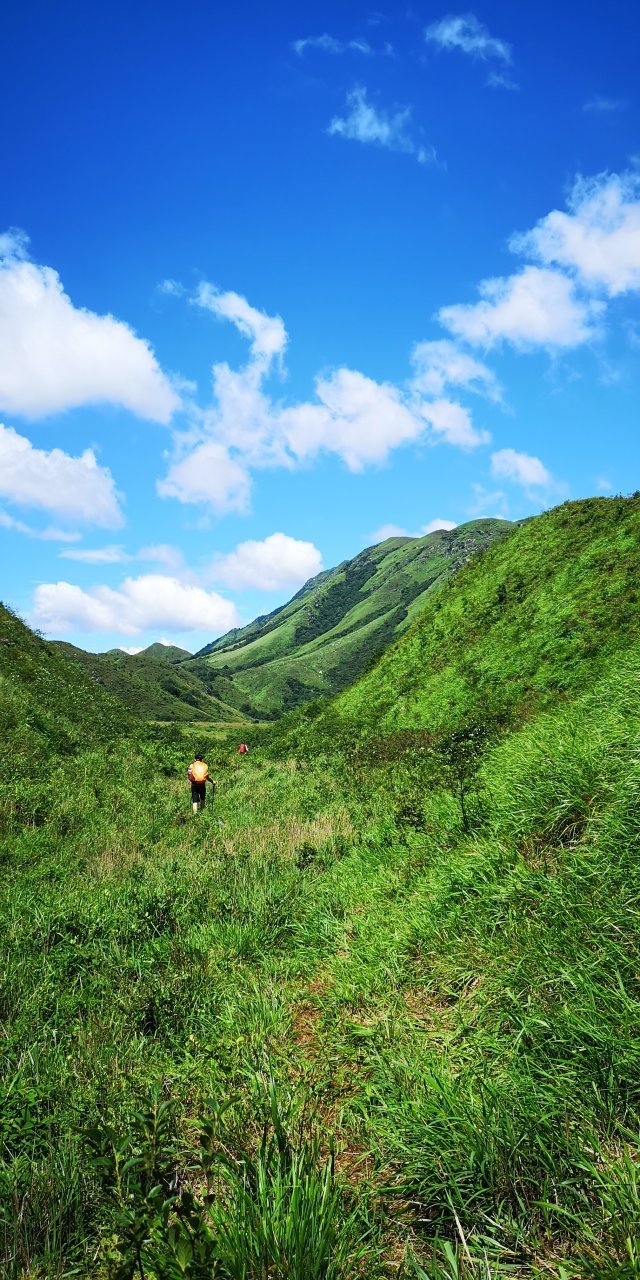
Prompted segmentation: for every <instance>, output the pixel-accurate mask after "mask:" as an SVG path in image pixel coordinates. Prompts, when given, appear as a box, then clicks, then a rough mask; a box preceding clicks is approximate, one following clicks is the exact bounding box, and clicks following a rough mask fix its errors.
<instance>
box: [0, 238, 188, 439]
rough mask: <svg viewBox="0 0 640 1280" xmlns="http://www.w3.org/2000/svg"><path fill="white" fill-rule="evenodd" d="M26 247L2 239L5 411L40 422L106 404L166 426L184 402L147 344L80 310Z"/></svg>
mask: <svg viewBox="0 0 640 1280" xmlns="http://www.w3.org/2000/svg"><path fill="white" fill-rule="evenodd" d="M26 243H27V242H26V238H24V237H23V238H22V239H20V238H19V237H18V235H17V233H15V232H12V233H7V234H5V235H4V236H2V237H0V247H1V248H3V249H4V256H3V257H2V258H0V405H1V406H2V407H3V408H4V409H5V410H7V411H8V412H12V413H18V414H21V415H22V416H24V417H26V418H38V417H43V416H46V415H47V414H50V413H57V412H60V411H61V410H64V409H71V408H73V407H74V406H77V405H81V404H93V403H98V402H108V403H110V404H118V405H122V406H123V407H124V408H125V409H130V410H131V412H132V413H135V414H137V415H138V416H139V417H142V418H152V419H154V420H155V421H158V422H168V421H169V419H170V418H171V415H172V413H173V412H174V410H175V409H177V408H178V406H179V404H180V401H179V397H178V396H177V394H176V392H175V391H174V389H173V387H172V386H171V384H170V382H169V381H168V379H167V377H166V376H165V374H164V373H163V372H162V370H161V368H160V366H159V364H158V362H157V360H156V358H155V356H154V354H153V351H152V350H151V347H150V346H149V344H148V343H147V342H145V341H144V340H143V339H142V338H138V337H137V336H136V334H135V333H134V332H133V329H130V328H129V326H128V325H126V324H124V323H123V322H122V321H121V320H116V319H115V318H114V317H113V316H109V315H106V316H99V315H96V314H95V313H94V312H93V311H87V310H84V309H79V308H77V307H74V305H73V303H72V302H71V299H70V298H69V297H68V296H67V294H66V293H65V292H64V289H63V287H62V283H61V281H60V277H59V276H58V274H57V272H56V271H54V270H53V269H52V268H51V267H44V266H38V265H36V264H35V263H32V262H27V261H25V251H26Z"/></svg>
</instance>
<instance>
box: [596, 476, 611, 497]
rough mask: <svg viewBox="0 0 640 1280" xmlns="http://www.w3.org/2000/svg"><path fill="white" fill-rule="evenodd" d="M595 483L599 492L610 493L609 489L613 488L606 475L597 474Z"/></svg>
mask: <svg viewBox="0 0 640 1280" xmlns="http://www.w3.org/2000/svg"><path fill="white" fill-rule="evenodd" d="M596 485H597V488H598V489H599V491H600V493H611V490H612V489H613V485H612V483H611V481H610V480H609V479H608V477H607V476H598V477H597V479H596Z"/></svg>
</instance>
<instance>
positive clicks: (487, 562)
mask: <svg viewBox="0 0 640 1280" xmlns="http://www.w3.org/2000/svg"><path fill="white" fill-rule="evenodd" d="M639 634H640V497H633V498H593V499H589V500H586V501H583V502H569V503H565V504H564V505H563V506H561V507H556V508H554V509H553V510H551V511H547V512H545V513H544V514H543V515H541V516H538V517H536V518H535V519H534V520H529V521H527V522H525V523H524V524H522V525H520V526H517V527H515V528H513V529H512V530H511V532H510V533H509V535H508V537H506V538H503V539H500V540H499V541H497V542H495V543H494V544H493V546H491V547H489V549H488V550H487V551H486V552H485V554H484V555H483V556H482V558H481V559H480V560H477V561H473V562H471V563H470V564H468V565H467V566H466V567H465V568H463V569H462V570H461V571H460V572H459V573H458V574H457V575H456V576H455V578H452V579H451V581H450V582H449V583H448V584H447V585H446V586H445V587H444V588H443V589H442V590H441V591H439V592H438V593H437V594H435V595H434V596H433V597H431V598H430V599H428V600H427V601H426V602H425V605H424V608H423V609H422V611H421V613H420V615H419V617H418V618H417V620H416V622H415V624H414V626H413V627H412V628H411V630H410V631H409V632H408V633H407V635H406V636H404V637H403V638H402V640H400V641H399V643H398V644H396V645H395V646H393V647H392V648H390V649H389V650H388V651H387V652H386V653H385V654H384V655H383V656H382V657H381V659H380V661H379V662H378V663H377V664H376V666H375V667H374V669H372V670H371V671H369V672H368V673H367V674H366V676H365V677H364V678H363V679H361V680H360V681H359V682H358V683H357V684H356V685H354V686H353V688H351V689H349V690H347V691H346V692H345V693H344V694H343V695H342V696H341V697H340V698H339V699H338V700H337V701H336V703H335V704H334V705H333V707H332V710H331V714H334V713H335V714H337V715H338V716H339V717H343V718H344V719H346V720H350V721H353V722H355V723H356V724H357V725H358V726H360V727H362V726H366V725H371V726H373V725H375V726H377V727H380V728H382V729H383V730H385V729H387V730H396V729H399V728H400V729H401V728H402V727H406V728H411V729H415V728H418V727H420V728H425V729H431V730H434V731H436V732H439V731H444V730H447V731H448V732H451V730H452V729H454V728H455V727H456V726H457V725H459V724H462V723H464V721H465V720H466V719H468V717H469V716H474V715H481V716H483V717H485V718H491V717H494V716H497V717H499V718H503V719H509V718H513V717H516V718H517V717H520V716H523V715H525V716H526V715H528V714H529V713H530V711H531V709H533V708H538V707H540V706H548V705H549V704H550V703H552V702H554V701H557V700H563V699H565V698H567V697H569V696H572V695H575V694H577V693H580V692H581V690H582V689H583V688H584V687H585V684H587V685H588V684H590V683H591V682H592V681H593V679H594V678H596V676H597V675H598V673H599V672H600V671H601V670H602V669H603V668H604V666H605V664H606V663H607V661H608V659H609V658H610V657H611V655H612V654H614V653H616V652H617V651H619V650H622V649H624V648H625V647H626V646H627V645H628V644H630V643H631V642H632V641H633V640H634V639H636V638H637V637H638V635H639Z"/></svg>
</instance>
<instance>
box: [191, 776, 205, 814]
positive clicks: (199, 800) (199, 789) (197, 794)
mask: <svg viewBox="0 0 640 1280" xmlns="http://www.w3.org/2000/svg"><path fill="white" fill-rule="evenodd" d="M191 799H192V800H193V803H194V804H199V805H200V808H201V809H204V806H205V804H206V802H207V784H206V782H192V783H191Z"/></svg>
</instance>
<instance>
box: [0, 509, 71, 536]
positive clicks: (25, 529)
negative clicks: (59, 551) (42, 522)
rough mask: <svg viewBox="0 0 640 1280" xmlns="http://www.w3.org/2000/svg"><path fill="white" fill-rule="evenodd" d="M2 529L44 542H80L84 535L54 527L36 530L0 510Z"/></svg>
mask: <svg viewBox="0 0 640 1280" xmlns="http://www.w3.org/2000/svg"><path fill="white" fill-rule="evenodd" d="M0 529H9V530H10V531H11V532H12V533H22V534H24V535H25V536H26V537H27V538H38V540H39V541H42V542H79V541H80V538H81V537H82V534H80V533H71V532H69V530H67V529H56V528H55V527H54V526H53V525H47V527H46V528H45V529H34V528H33V525H30V524H25V522H24V520H16V518H15V516H10V515H9V512H8V511H2V509H1V508H0Z"/></svg>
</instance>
